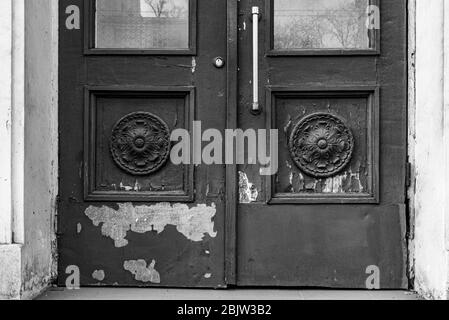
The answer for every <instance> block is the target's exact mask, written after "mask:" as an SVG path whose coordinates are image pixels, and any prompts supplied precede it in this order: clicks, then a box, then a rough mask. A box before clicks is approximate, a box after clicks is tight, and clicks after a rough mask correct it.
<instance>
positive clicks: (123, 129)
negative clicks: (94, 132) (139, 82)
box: [110, 112, 170, 175]
mask: <svg viewBox="0 0 449 320" xmlns="http://www.w3.org/2000/svg"><path fill="white" fill-rule="evenodd" d="M110 150H111V154H112V158H113V159H114V162H115V163H116V164H117V165H118V166H119V167H120V168H121V169H123V170H125V171H126V172H128V173H131V174H133V175H148V174H150V173H153V172H155V171H157V170H159V169H160V168H161V167H162V166H163V165H164V164H165V162H166V161H167V159H168V157H169V154H170V130H169V128H168V126H167V124H166V123H165V122H164V121H163V120H162V119H160V118H159V117H157V116H155V115H154V114H151V113H148V112H135V113H131V114H129V115H127V116H125V117H123V118H122V119H121V120H119V121H118V122H117V124H116V125H115V126H114V129H113V130H112V136H111V143H110Z"/></svg>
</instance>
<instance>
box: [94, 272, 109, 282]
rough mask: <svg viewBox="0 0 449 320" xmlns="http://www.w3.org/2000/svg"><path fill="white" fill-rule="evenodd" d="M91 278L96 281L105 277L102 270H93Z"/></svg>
mask: <svg viewBox="0 0 449 320" xmlns="http://www.w3.org/2000/svg"><path fill="white" fill-rule="evenodd" d="M92 278H93V279H95V280H98V281H103V280H104V278H106V274H105V273H104V270H95V271H94V272H93V273H92Z"/></svg>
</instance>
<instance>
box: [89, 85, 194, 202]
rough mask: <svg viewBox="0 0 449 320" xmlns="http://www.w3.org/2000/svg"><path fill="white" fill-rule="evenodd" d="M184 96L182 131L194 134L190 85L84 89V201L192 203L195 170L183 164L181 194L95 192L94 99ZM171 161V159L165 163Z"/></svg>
mask: <svg viewBox="0 0 449 320" xmlns="http://www.w3.org/2000/svg"><path fill="white" fill-rule="evenodd" d="M112 96H114V97H117V96H123V97H130V96H132V97H166V98H170V97H184V99H185V107H184V112H185V120H184V128H185V129H186V130H188V131H189V133H190V135H192V132H193V121H194V119H195V88H194V87H191V86H166V87H163V86H157V87H156V86H145V87H128V86H85V87H84V99H85V101H84V163H83V167H84V177H83V178H84V200H85V201H98V202H193V201H194V200H195V194H194V190H195V189H194V184H195V181H194V180H195V167H194V165H193V164H189V165H187V164H184V165H183V166H184V171H183V172H184V173H183V174H184V185H183V192H178V191H176V192H159V191H158V192H154V191H145V192H135V191H120V192H118V191H98V190H95V185H96V183H95V182H96V181H95V177H96V158H97V155H96V138H97V132H96V131H97V129H96V122H97V121H96V99H97V98H98V97H112ZM168 161H170V160H168Z"/></svg>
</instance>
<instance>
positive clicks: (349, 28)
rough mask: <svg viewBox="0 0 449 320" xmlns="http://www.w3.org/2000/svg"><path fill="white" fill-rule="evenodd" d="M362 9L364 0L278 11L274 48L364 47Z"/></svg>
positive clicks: (365, 40)
mask: <svg viewBox="0 0 449 320" xmlns="http://www.w3.org/2000/svg"><path fill="white" fill-rule="evenodd" d="M286 11H287V10H286ZM365 12H366V1H357V0H356V1H349V2H348V1H346V2H344V3H342V4H341V5H340V6H339V7H337V8H333V9H324V10H296V11H295V12H294V13H292V12H288V11H287V13H279V12H278V13H276V14H275V28H274V30H275V34H274V40H275V43H274V46H275V49H293V48H297V49H320V48H339V49H340V48H356V49H362V48H367V47H369V37H368V32H367V29H366V26H365Z"/></svg>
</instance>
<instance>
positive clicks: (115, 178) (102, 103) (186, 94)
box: [85, 88, 193, 201]
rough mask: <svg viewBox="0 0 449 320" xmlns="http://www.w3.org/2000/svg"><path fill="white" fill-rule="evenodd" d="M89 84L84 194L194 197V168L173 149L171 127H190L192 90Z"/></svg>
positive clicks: (164, 198)
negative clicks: (173, 156)
mask: <svg viewBox="0 0 449 320" xmlns="http://www.w3.org/2000/svg"><path fill="white" fill-rule="evenodd" d="M86 90H87V92H86V103H87V107H86V108H87V109H86V115H87V116H88V118H86V130H88V131H86V133H85V134H86V141H85V144H86V146H85V148H86V149H87V150H86V152H85V155H86V162H87V165H86V176H85V179H86V181H85V182H86V183H85V188H86V190H85V195H86V200H97V201H191V200H192V199H193V177H192V172H193V168H192V167H191V166H190V165H174V164H173V163H171V161H170V158H169V154H170V148H171V142H170V133H171V132H172V131H173V130H175V129H187V130H190V121H191V116H192V112H191V110H192V109H191V108H192V107H193V105H192V104H193V98H192V97H193V94H192V90H191V89H186V90H188V91H174V90H179V89H173V90H170V91H167V92H164V91H163V90H164V89H161V91H155V90H157V89H156V88H153V89H151V90H152V91H143V90H140V91H120V89H118V88H117V89H108V90H105V89H104V88H103V89H98V88H97V89H91V90H89V89H86Z"/></svg>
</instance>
